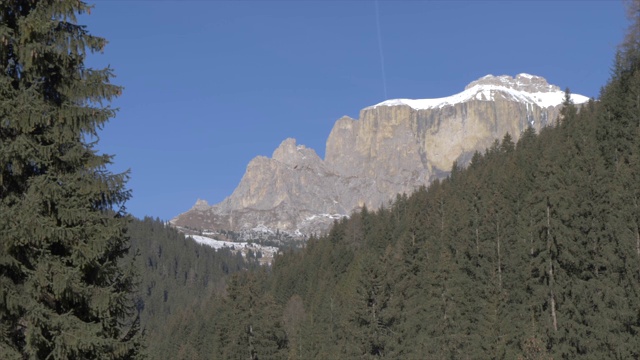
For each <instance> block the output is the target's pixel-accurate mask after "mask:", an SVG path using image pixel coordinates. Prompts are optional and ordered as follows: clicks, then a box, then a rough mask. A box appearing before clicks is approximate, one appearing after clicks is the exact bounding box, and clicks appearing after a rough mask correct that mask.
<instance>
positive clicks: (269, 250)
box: [188, 235, 278, 264]
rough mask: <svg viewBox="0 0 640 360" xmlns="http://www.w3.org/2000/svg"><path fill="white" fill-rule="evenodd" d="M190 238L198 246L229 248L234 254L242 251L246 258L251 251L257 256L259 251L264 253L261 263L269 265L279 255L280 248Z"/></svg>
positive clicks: (196, 236)
mask: <svg viewBox="0 0 640 360" xmlns="http://www.w3.org/2000/svg"><path fill="white" fill-rule="evenodd" d="M188 237H190V238H192V239H193V240H194V241H195V242H197V243H198V244H202V245H207V246H210V247H212V248H214V249H222V248H229V249H231V251H233V252H236V251H240V253H241V254H242V256H245V257H246V256H247V254H248V253H249V250H251V251H253V253H254V254H257V253H258V251H260V252H261V253H262V258H261V259H260V260H261V262H264V263H267V264H270V263H271V261H272V260H273V257H274V256H275V254H277V253H278V248H277V247H275V246H263V245H259V244H253V243H247V242H233V241H222V240H216V239H212V238H210V237H206V236H201V235H188Z"/></svg>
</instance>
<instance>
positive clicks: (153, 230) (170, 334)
mask: <svg viewBox="0 0 640 360" xmlns="http://www.w3.org/2000/svg"><path fill="white" fill-rule="evenodd" d="M128 234H129V236H130V241H131V253H132V254H136V255H135V256H136V257H135V260H136V262H135V263H136V264H137V265H138V267H137V269H138V273H139V275H140V278H139V286H138V289H139V291H138V293H137V294H136V295H135V303H136V308H137V310H138V312H139V314H140V318H141V326H142V328H143V329H144V330H145V334H146V340H147V345H148V346H147V353H148V355H149V357H150V358H152V359H169V358H175V356H178V354H182V355H181V357H183V358H189V357H190V356H187V354H185V353H183V352H180V351H181V342H182V341H184V339H183V338H182V336H184V335H183V334H186V333H189V332H190V329H191V325H190V323H192V322H194V323H195V322H196V321H194V317H195V318H197V317H199V315H198V314H199V313H200V312H201V311H202V309H201V307H202V304H203V303H206V301H208V300H209V299H211V298H214V297H215V296H221V295H223V294H224V289H225V287H226V280H227V278H228V277H229V275H231V274H233V273H235V272H238V271H240V270H250V269H256V268H257V267H258V266H259V265H258V263H257V261H255V259H254V261H251V260H248V261H247V260H245V259H244V258H243V257H242V255H241V254H240V253H239V252H238V253H236V254H233V253H232V252H231V251H230V250H228V249H224V248H223V249H220V250H217V251H216V250H215V249H213V248H210V247H208V246H204V245H200V244H198V243H196V242H195V241H193V240H191V239H188V238H185V236H184V235H183V234H181V233H179V232H178V231H177V230H175V229H173V228H172V227H169V226H167V225H165V224H164V223H163V222H162V221H160V220H159V219H156V220H154V219H152V218H148V217H147V218H145V219H143V220H138V219H133V220H132V222H131V223H130V224H129V231H128ZM166 354H175V356H170V357H167V355H166ZM205 357H206V356H205Z"/></svg>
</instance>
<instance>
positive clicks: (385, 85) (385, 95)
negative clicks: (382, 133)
mask: <svg viewBox="0 0 640 360" xmlns="http://www.w3.org/2000/svg"><path fill="white" fill-rule="evenodd" d="M374 3H375V5H376V27H377V29H378V49H379V50H380V65H381V66H382V86H383V87H384V99H385V100H387V74H386V72H385V70H384V53H383V51H382V35H380V10H379V9H378V0H375V1H374Z"/></svg>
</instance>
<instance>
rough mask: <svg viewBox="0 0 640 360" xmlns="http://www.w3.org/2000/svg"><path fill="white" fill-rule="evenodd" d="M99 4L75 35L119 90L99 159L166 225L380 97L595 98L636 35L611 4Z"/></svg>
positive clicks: (133, 203) (141, 210)
mask: <svg viewBox="0 0 640 360" xmlns="http://www.w3.org/2000/svg"><path fill="white" fill-rule="evenodd" d="M90 3H91V2H90ZM92 3H93V4H95V8H94V9H93V11H92V13H91V15H87V16H82V17H81V18H80V23H82V24H86V25H87V26H88V30H89V31H90V32H91V33H92V34H95V35H99V36H103V37H105V38H107V39H108V40H109V45H108V46H107V47H106V48H105V52H104V54H98V55H92V56H90V57H89V59H88V61H87V65H88V66H91V67H103V66H106V65H110V66H111V67H112V68H113V69H114V71H115V73H116V75H117V77H116V78H115V79H113V82H114V83H116V84H119V85H122V86H124V88H125V89H124V93H123V95H122V96H121V97H120V98H119V99H118V100H117V101H115V102H114V104H113V105H114V106H116V107H118V108H119V109H120V110H119V113H118V116H117V117H116V118H114V119H112V120H111V122H110V123H108V124H107V126H106V127H105V129H104V130H103V131H102V132H101V136H100V143H99V145H98V148H99V150H100V151H101V152H104V153H109V154H115V155H116V157H115V164H114V166H113V167H112V170H113V171H115V172H120V171H123V170H126V169H131V176H132V177H131V180H130V181H129V188H131V189H132V190H133V198H132V199H131V200H130V201H129V202H128V204H127V209H128V210H129V212H131V213H132V214H133V215H135V216H137V217H143V216H145V215H150V216H153V217H160V218H161V219H165V220H169V219H171V218H172V217H174V216H176V215H178V214H179V213H181V212H184V211H186V210H188V209H189V208H190V207H191V206H192V205H193V204H194V203H195V201H196V199H198V198H201V199H206V200H207V201H209V203H210V204H213V203H217V202H220V201H222V200H223V199H224V198H225V197H227V196H228V195H230V194H231V192H232V191H233V190H234V188H235V187H236V186H237V184H238V183H239V182H240V179H241V178H242V175H243V174H244V171H245V169H246V165H247V164H248V163H249V161H250V160H251V159H252V158H253V157H255V156H257V155H264V156H271V154H272V152H273V150H275V148H276V147H277V146H278V145H279V144H280V142H282V141H283V140H284V139H286V138H288V137H293V138H296V139H297V141H298V143H299V144H304V145H307V146H308V147H311V148H313V149H315V150H316V151H317V152H318V154H319V155H320V156H321V157H324V147H325V141H326V139H327V136H328V135H329V132H330V131H331V128H332V126H333V123H334V122H335V120H337V119H338V118H340V117H341V116H342V115H349V116H351V117H354V118H357V117H358V113H359V111H360V109H362V108H364V107H367V106H369V105H373V104H376V103H378V102H381V101H383V100H385V99H386V98H388V99H392V98H436V97H444V96H448V95H452V94H455V93H458V92H460V91H462V90H463V89H464V86H465V85H466V84H468V83H469V82H471V81H473V80H476V79H478V78H480V77H482V76H484V75H487V74H493V75H504V74H506V75H511V76H514V75H516V74H518V73H521V72H526V73H530V74H535V75H539V76H543V77H545V78H546V79H547V80H548V81H549V82H550V83H552V84H556V85H558V86H560V87H561V88H563V89H564V88H566V87H569V88H570V89H571V91H572V92H574V93H579V94H583V95H587V96H589V97H596V98H597V97H598V94H599V91H600V88H601V87H602V86H603V85H604V84H605V83H606V81H607V79H608V78H609V69H610V68H611V65H612V61H613V57H614V53H615V50H616V46H617V44H618V43H619V42H620V41H621V40H622V37H623V34H624V30H625V28H626V25H627V20H626V18H625V15H624V7H623V4H622V2H620V1H614V0H602V1H481V0H473V1H378V2H377V7H378V17H377V19H376V2H375V1H367V0H359V1H339V0H333V1H304V0H303V1H206V0H201V1H159V0H158V1H154V0H147V1H135V0H134V1H131V0H129V1H118V0H97V1H94V2H92ZM378 34H379V35H380V36H378ZM380 45H382V52H381V51H380ZM382 63H384V71H383V67H382ZM385 93H386V95H385Z"/></svg>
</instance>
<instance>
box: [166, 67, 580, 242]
mask: <svg viewBox="0 0 640 360" xmlns="http://www.w3.org/2000/svg"><path fill="white" fill-rule="evenodd" d="M563 98H564V92H563V91H562V90H560V88H558V87H557V86H554V85H550V84H548V83H547V81H546V80H545V79H544V78H542V77H539V76H534V75H529V74H519V75H517V76H516V77H515V78H513V77H510V76H506V75H503V76H492V75H487V76H485V77H483V78H481V79H478V80H476V81H474V82H472V83H470V84H469V85H468V86H467V87H466V88H465V90H464V91H462V92H460V93H458V94H455V95H452V96H449V97H445V98H439V99H421V100H410V99H395V100H387V101H384V102H382V103H379V104H377V105H374V106H370V107H367V108H365V109H363V110H361V112H360V117H359V120H355V119H352V118H349V117H343V118H341V119H339V120H338V121H336V123H335V125H334V127H333V129H332V131H331V133H330V135H329V138H328V139H327V147H326V157H325V159H324V160H322V159H321V158H320V157H319V156H318V155H317V154H316V153H315V151H314V150H313V149H309V148H307V147H305V146H303V145H298V144H296V141H295V139H287V140H285V141H283V142H282V144H280V146H279V147H278V148H277V149H276V150H275V151H274V153H273V155H272V157H271V158H267V157H262V156H259V157H256V158H254V159H253V160H252V161H251V162H250V163H249V165H248V166H247V171H246V173H245V175H244V176H243V178H242V180H241V181H240V184H239V185H238V187H237V188H236V190H235V191H234V192H233V194H231V195H230V196H229V197H228V198H226V199H225V200H224V201H222V202H221V203H219V204H216V205H213V206H209V205H208V204H207V203H206V202H203V201H201V200H199V201H198V202H197V203H196V205H195V206H194V207H193V208H192V209H190V210H189V211H187V212H186V213H183V214H180V215H179V216H177V217H176V218H174V219H173V220H172V221H171V222H172V223H173V224H174V225H176V226H182V227H190V228H196V229H210V230H211V229H226V230H234V231H251V229H253V228H255V227H256V226H261V227H264V226H266V227H268V228H271V229H277V230H279V231H284V232H288V233H290V234H294V235H298V236H300V235H303V234H310V233H313V232H318V231H324V230H326V229H327V228H328V226H329V225H330V224H331V223H332V222H333V221H334V219H336V218H340V217H342V216H347V215H349V214H350V213H351V212H352V211H353V210H355V209H357V208H360V207H362V206H367V207H369V208H378V207H380V206H382V205H385V204H386V203H388V201H389V200H391V199H393V198H394V197H395V196H396V194H398V193H410V192H412V191H413V190H415V189H416V188H417V187H418V186H420V185H426V184H428V183H430V182H431V181H433V180H434V179H441V178H443V177H445V176H446V175H447V174H448V171H449V170H450V169H451V166H452V164H453V162H454V161H457V162H458V163H459V164H462V165H466V164H468V163H469V161H470V159H471V156H472V155H473V154H474V152H476V151H483V150H484V149H486V148H488V147H489V146H491V144H492V143H493V142H494V141H495V140H496V139H500V138H502V137H503V136H504V134H505V133H507V132H508V133H510V134H511V135H512V137H513V138H514V139H515V140H517V139H518V137H519V135H520V134H521V133H522V132H523V131H524V130H525V129H526V128H527V127H529V126H532V127H533V128H534V129H536V130H540V129H541V128H542V127H545V126H547V125H549V124H551V123H552V122H553V121H554V120H555V119H556V118H557V117H558V114H559V110H560V105H561V104H562V100H563ZM572 100H573V102H574V103H576V104H581V103H585V102H586V101H588V98H587V97H585V96H582V95H575V94H574V95H572Z"/></svg>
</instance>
